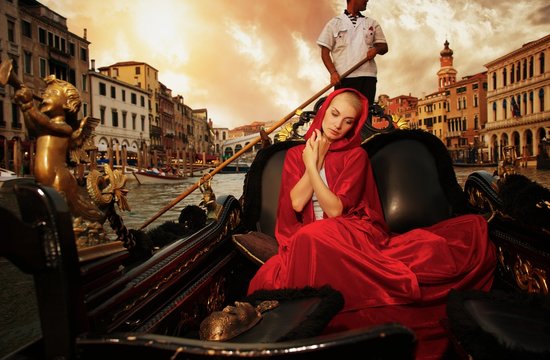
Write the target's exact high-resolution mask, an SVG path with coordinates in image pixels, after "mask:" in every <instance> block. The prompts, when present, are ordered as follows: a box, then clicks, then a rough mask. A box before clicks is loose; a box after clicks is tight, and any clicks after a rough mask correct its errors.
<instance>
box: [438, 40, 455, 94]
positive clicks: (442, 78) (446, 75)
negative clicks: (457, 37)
mask: <svg viewBox="0 0 550 360" xmlns="http://www.w3.org/2000/svg"><path fill="white" fill-rule="evenodd" d="M443 45H445V47H444V48H443V50H441V52H440V53H439V54H440V55H441V57H440V58H439V63H440V64H441V68H440V69H439V71H438V72H437V78H438V90H439V91H443V90H444V89H445V87H446V86H449V85H451V84H454V83H455V82H456V73H457V72H456V70H455V68H454V67H453V50H451V49H450V48H449V42H448V41H447V40H445V43H444V44H443Z"/></svg>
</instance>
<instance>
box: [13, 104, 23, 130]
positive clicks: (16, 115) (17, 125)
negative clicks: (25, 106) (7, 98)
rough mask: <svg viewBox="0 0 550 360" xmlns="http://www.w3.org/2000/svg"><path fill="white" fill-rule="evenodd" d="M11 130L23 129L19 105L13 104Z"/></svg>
mask: <svg viewBox="0 0 550 360" xmlns="http://www.w3.org/2000/svg"><path fill="white" fill-rule="evenodd" d="M11 128H12V129H21V121H19V105H17V104H15V103H12V104H11Z"/></svg>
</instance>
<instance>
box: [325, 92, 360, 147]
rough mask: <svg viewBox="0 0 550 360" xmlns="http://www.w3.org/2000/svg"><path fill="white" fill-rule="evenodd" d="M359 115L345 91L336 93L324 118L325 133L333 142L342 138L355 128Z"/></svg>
mask: <svg viewBox="0 0 550 360" xmlns="http://www.w3.org/2000/svg"><path fill="white" fill-rule="evenodd" d="M358 115H359V114H358V113H357V110H356V109H355V107H354V106H353V105H352V104H351V102H350V100H349V99H347V97H346V96H345V93H342V94H339V95H336V96H335V97H334V99H332V102H331V103H330V105H329V107H328V109H327V111H326V113H325V117H324V118H323V125H322V128H323V134H324V135H325V136H326V137H327V139H328V140H329V141H331V142H333V141H336V140H340V139H342V138H343V137H344V136H346V134H347V133H348V131H349V130H350V129H351V128H353V125H354V124H355V121H356V118H357V117H358Z"/></svg>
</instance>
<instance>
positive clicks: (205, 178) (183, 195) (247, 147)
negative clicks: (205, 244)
mask: <svg viewBox="0 0 550 360" xmlns="http://www.w3.org/2000/svg"><path fill="white" fill-rule="evenodd" d="M366 62H367V58H364V59H363V60H361V61H359V62H358V63H357V64H355V65H354V66H353V67H351V68H350V69H349V70H348V71H346V72H345V73H343V74H342V75H341V76H340V78H341V79H343V78H345V77H347V76H348V75H349V74H351V73H352V72H354V71H355V70H357V69H358V68H359V67H360V66H361V65H363V64H364V63H366ZM333 86H334V84H328V85H327V86H325V87H324V88H322V89H321V90H319V91H318V92H317V93H315V94H314V95H313V96H312V97H310V98H309V99H307V100H306V101H304V102H303V103H302V104H300V106H298V107H297V108H295V109H294V110H293V111H292V112H290V113H288V115H286V116H285V117H283V118H282V119H280V120H279V121H278V122H277V123H275V125H273V126H272V127H270V128H269V129H268V130H266V135H269V134H271V133H272V132H273V131H275V130H276V129H277V128H279V127H281V126H282V125H283V124H284V123H286V122H287V121H288V120H290V119H291V118H292V117H293V116H294V115H296V114H297V113H298V112H299V111H301V110H302V109H304V108H305V107H306V106H308V105H309V104H311V103H312V102H313V101H315V99H317V98H318V97H319V96H321V95H323V94H324V93H325V92H327V91H328V90H329V89H330V88H331V87H333ZM261 140H262V137H261V136H258V137H257V138H255V139H254V140H252V141H251V142H250V143H248V144H246V145H245V146H244V147H243V148H242V149H241V150H239V151H237V152H236V153H235V154H233V156H231V157H230V158H229V159H226V160H225V161H224V162H222V163H221V164H219V165H218V166H217V167H216V168H215V169H214V170H212V171H210V172H209V173H208V174H205V175H204V176H202V177H201V178H200V179H199V181H197V182H196V183H195V184H193V185H192V186H190V187H189V188H187V189H186V190H185V191H184V192H182V193H181V194H179V195H178V196H177V197H176V198H175V199H174V200H172V201H171V202H170V203H169V204H167V205H166V206H164V207H163V208H162V209H161V210H160V211H159V212H158V213H156V214H155V215H154V216H153V217H151V218H150V219H149V220H147V221H146V222H144V223H143V224H142V225H141V227H140V228H139V229H140V230H141V229H143V228H145V227H147V226H148V225H149V224H151V223H152V222H153V221H155V220H156V219H158V218H159V217H160V216H161V215H162V214H164V213H165V212H167V211H168V210H170V209H171V208H172V207H174V206H175V205H177V204H178V203H179V202H180V201H181V200H183V199H185V198H186V197H187V196H188V195H189V194H191V193H192V192H193V191H195V190H197V188H198V187H199V186H201V185H202V184H203V183H204V182H205V181H208V180H209V179H211V178H212V176H214V175H216V174H217V173H218V172H220V171H221V170H222V169H223V168H225V167H226V166H227V165H229V164H230V163H231V162H233V160H235V159H237V158H238V157H239V156H241V155H242V154H244V153H245V152H247V151H248V150H250V149H251V148H252V147H253V146H254V145H256V144H257V143H258V142H260V141H261Z"/></svg>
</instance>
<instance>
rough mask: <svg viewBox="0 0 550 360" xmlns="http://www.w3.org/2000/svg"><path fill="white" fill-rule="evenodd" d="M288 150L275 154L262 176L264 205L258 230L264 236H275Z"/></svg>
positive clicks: (262, 205) (261, 209)
mask: <svg viewBox="0 0 550 360" xmlns="http://www.w3.org/2000/svg"><path fill="white" fill-rule="evenodd" d="M285 155H286V150H281V151H278V152H276V153H274V154H273V155H272V156H271V157H270V158H269V160H268V162H267V164H266V167H265V168H264V171H263V174H262V192H261V194H262V195H261V196H262V204H261V208H260V218H259V219H258V224H257V229H258V231H261V232H263V233H264V234H267V235H271V236H275V220H276V218H277V208H278V203H279V190H280V187H281V174H282V172H283V163H284V160H285Z"/></svg>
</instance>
